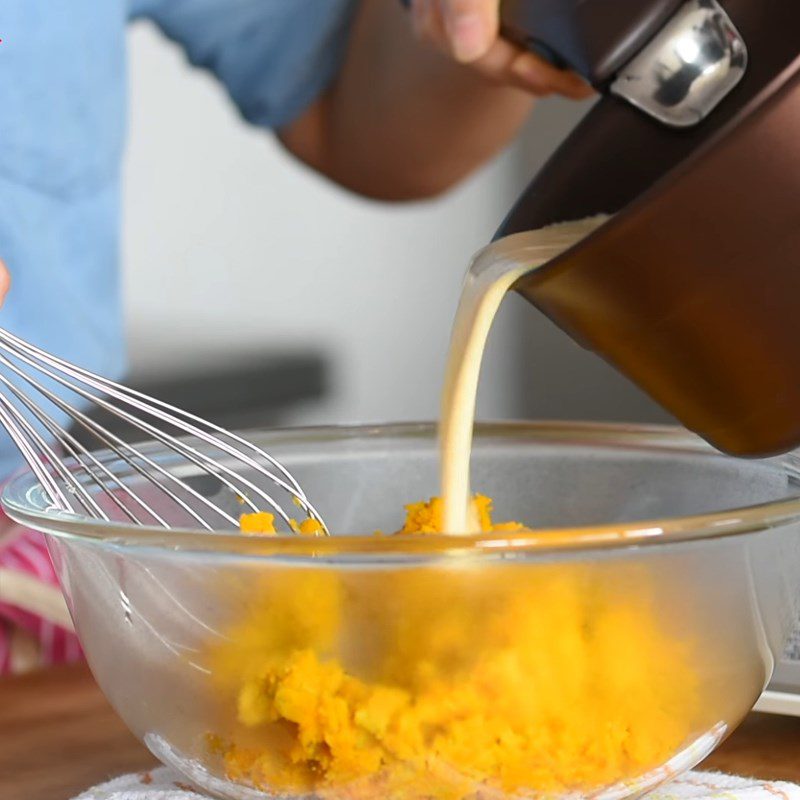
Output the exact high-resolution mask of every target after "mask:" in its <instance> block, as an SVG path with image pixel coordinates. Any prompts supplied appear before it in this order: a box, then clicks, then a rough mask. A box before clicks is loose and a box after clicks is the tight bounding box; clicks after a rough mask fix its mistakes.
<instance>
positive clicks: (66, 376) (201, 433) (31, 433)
mask: <svg viewBox="0 0 800 800" xmlns="http://www.w3.org/2000/svg"><path fill="white" fill-rule="evenodd" d="M12 358H13V359H15V360H12ZM17 361H18V362H21V363H22V364H23V365H26V366H27V367H28V368H30V370H33V371H34V372H38V373H39V374H40V375H42V376H44V377H46V378H47V379H49V380H50V381H52V382H54V383H55V384H57V385H58V386H61V387H63V388H65V389H67V390H69V391H70V392H72V393H74V394H75V395H77V396H78V397H79V398H81V399H82V400H83V401H85V402H86V403H88V404H90V405H94V406H96V407H99V408H101V409H103V410H104V411H106V412H107V413H109V414H111V415H113V416H114V417H116V418H118V419H120V420H122V421H124V422H125V423H127V424H129V425H130V426H131V427H133V428H134V429H136V430H138V431H142V432H144V433H145V434H147V435H149V436H150V437H152V438H153V439H154V440H156V441H158V442H160V443H161V444H163V445H164V446H166V447H167V448H168V449H169V450H170V451H171V452H172V453H174V454H176V455H178V456H180V457H181V458H182V459H185V461H186V462H188V463H189V464H190V465H193V466H194V467H197V468H198V469H200V470H201V471H202V474H205V475H208V476H211V477H213V478H214V479H215V480H216V481H218V482H219V484H220V485H221V486H222V487H224V488H225V489H227V490H229V491H230V492H231V493H232V494H233V496H234V498H235V500H236V501H238V502H239V503H241V504H243V505H244V506H245V507H246V508H248V509H250V510H251V511H256V510H259V505H258V504H257V503H256V502H255V501H254V499H253V498H255V499H256V500H257V501H258V503H259V504H260V503H265V504H266V505H267V506H268V507H269V509H270V510H272V511H274V512H275V513H276V515H277V516H279V517H280V518H281V519H282V520H283V521H284V523H285V524H287V525H288V526H289V527H290V528H291V527H292V526H291V521H290V520H291V518H290V516H289V514H287V512H286V511H285V510H284V509H283V507H282V506H281V505H280V504H279V503H278V502H277V501H276V500H275V498H274V497H273V496H272V495H271V494H270V493H269V492H267V491H266V490H264V489H263V488H262V487H261V486H259V485H257V484H256V483H254V482H253V481H252V480H250V479H249V478H248V477H245V476H244V475H242V474H240V473H239V472H237V470H236V469H234V468H232V467H231V466H229V463H230V461H231V460H233V461H234V462H235V463H237V464H239V465H241V466H244V467H245V468H247V469H248V470H250V471H252V472H253V473H255V475H256V476H259V477H260V478H266V479H267V480H268V481H269V482H270V484H271V485H273V486H276V487H277V488H279V489H281V490H282V491H283V492H285V493H287V494H288V495H289V496H290V497H291V500H292V501H293V503H294V504H295V505H298V506H300V508H301V509H302V510H303V511H304V512H305V513H306V514H307V515H308V516H309V517H311V518H313V519H316V520H317V521H318V522H319V523H320V524H321V526H322V529H323V532H325V533H327V528H326V527H325V525H324V522H323V521H322V518H321V517H320V515H319V513H318V512H317V510H316V509H315V508H314V507H313V506H312V505H311V503H310V502H309V501H308V499H307V497H306V495H305V493H304V492H303V490H302V488H301V487H300V485H299V484H298V482H297V481H296V480H295V478H294V477H293V476H292V475H291V473H290V472H289V471H288V470H287V469H286V468H285V467H284V466H283V465H282V464H280V462H278V461H277V460H276V459H275V458H273V457H272V456H270V455H269V454H268V453H266V452H264V451H263V450H262V449H261V448H259V447H257V446H256V445H255V444H253V443H251V442H248V441H247V440H246V439H244V438H243V437H241V436H239V435H237V434H234V433H232V432H230V431H227V430H225V429H224V428H221V427H220V426H218V425H214V424H213V423H210V422H207V421H205V420H203V419H201V418H200V417H197V416H195V415H193V414H190V413H189V412H186V411H183V410H181V409H178V408H175V407H174V406H170V405H169V404H167V403H164V402H163V401H160V400H157V399H155V398H150V397H148V396H147V395H145V394H144V393H142V392H139V391H137V390H134V389H130V388H128V387H125V386H123V385H122V384H119V383H115V382H114V381H110V380H108V379H106V378H102V377H100V376H99V375H96V374H94V373H92V372H90V371H89V370H86V369H84V368H82V367H78V366H76V365H74V364H71V363H70V362H68V361H65V360H64V359H61V358H58V357H57V356H54V355H52V354H51V353H48V352H47V351H45V350H42V349H41V348H39V347H36V346H35V345H33V344H30V343H29V342H26V341H25V340H23V339H21V338H19V337H18V336H15V335H14V334H11V333H9V332H8V331H6V330H4V329H2V328H0V365H3V366H4V367H6V368H7V369H9V370H10V371H11V372H12V373H13V374H15V375H16V376H17V377H19V378H20V379H21V380H22V381H24V382H25V384H26V385H27V386H28V387H29V388H31V389H33V390H34V391H35V392H36V393H38V394H39V395H41V397H43V398H45V399H46V400H47V401H48V402H50V403H51V404H52V405H53V406H54V407H55V408H57V409H58V410H59V411H60V412H62V413H63V414H65V415H66V416H67V417H68V418H70V419H72V420H73V422H74V423H76V424H77V425H78V426H79V427H80V428H81V429H82V430H84V431H85V432H86V433H88V434H90V435H91V436H92V437H93V438H94V439H96V440H97V441H99V442H100V444H101V445H102V446H103V447H105V448H107V449H108V450H109V451H110V452H111V453H113V454H114V455H115V456H116V457H117V458H118V459H119V460H120V461H121V462H123V463H124V464H125V465H127V467H129V468H130V469H131V470H133V471H134V472H135V473H136V474H138V475H139V476H141V477H142V478H144V479H145V480H146V481H147V482H148V483H149V484H151V485H154V486H155V487H157V489H158V490H159V492H160V493H162V494H163V495H165V496H166V497H167V498H169V500H171V501H172V502H173V503H175V504H176V505H177V506H178V507H179V508H180V509H181V510H182V511H183V512H185V513H187V514H188V515H189V516H190V517H191V518H192V519H194V520H195V521H196V522H197V523H198V524H200V525H201V526H202V527H204V528H205V529H206V530H213V529H214V527H215V525H216V524H218V522H219V520H220V519H221V520H223V521H224V522H226V523H229V524H232V525H236V524H237V522H238V521H237V519H236V518H235V517H234V516H233V515H232V514H230V513H229V512H228V511H227V510H225V508H223V507H221V506H220V505H219V504H217V503H215V502H213V501H212V500H211V499H210V498H209V497H207V496H205V495H204V494H201V493H200V492H199V491H197V490H196V489H195V488H194V487H193V486H192V485H191V482H187V481H186V480H182V479H181V478H180V477H179V476H178V475H177V474H176V470H174V469H168V468H166V467H165V466H163V465H162V464H160V463H159V460H158V459H156V458H150V457H149V456H147V455H146V454H145V453H144V452H142V450H141V449H137V447H136V446H134V445H132V444H130V443H128V442H127V441H125V440H123V439H122V438H121V437H119V436H117V435H116V434H114V433H112V432H111V431H110V430H108V429H107V428H106V427H104V426H103V425H101V424H100V423H99V422H97V421H96V420H94V419H92V418H91V417H90V416H88V415H87V414H86V413H84V412H83V411H82V410H80V409H78V408H76V407H75V406H74V405H72V404H70V403H68V402H67V401H66V400H64V399H63V398H62V397H61V396H60V394H59V393H57V392H56V391H54V390H53V389H50V388H48V387H47V386H46V385H44V383H42V381H40V380H38V379H37V378H36V377H35V375H33V374H30V371H29V370H26V369H25V368H23V367H22V366H20V365H19V364H18V363H16V362H17ZM95 392H97V393H100V395H98V394H96V393H95ZM12 398H13V399H15V400H16V401H17V402H18V403H20V404H21V405H22V407H23V409H24V410H25V411H27V412H28V414H29V415H31V416H32V418H33V420H35V421H36V422H37V423H38V424H39V425H40V426H41V427H42V428H43V429H44V431H45V433H46V436H43V435H42V434H41V433H40V432H38V431H37V430H36V428H35V427H34V425H33V424H32V423H31V422H29V420H28V419H27V418H26V415H25V413H24V411H22V410H20V409H19V408H18V407H17V406H16V405H15V404H14V402H12ZM106 398H109V399H106ZM113 401H117V402H116V404H115V402H113ZM126 407H127V408H126ZM128 409H132V411H131V410H128ZM134 412H139V413H141V414H144V415H146V416H147V417H150V418H151V419H153V420H155V421H157V422H159V423H161V424H167V425H169V426H170V427H172V428H174V429H176V430H178V431H180V432H181V433H182V434H187V435H189V436H191V437H193V438H194V439H195V440H198V441H199V442H200V443H202V444H203V445H204V448H203V450H201V449H199V448H198V447H197V446H195V445H194V444H192V443H191V442H189V441H186V440H185V439H183V438H177V437H175V436H173V435H171V434H169V433H167V432H166V431H164V430H162V429H161V428H160V427H158V426H157V425H155V424H153V423H152V422H149V421H147V420H146V419H142V418H140V417H139V416H137V415H136V413H134ZM0 424H2V425H3V427H5V428H6V430H7V431H8V433H9V435H10V436H11V438H12V440H13V441H14V443H15V444H16V445H17V447H18V448H19V449H20V451H21V453H22V455H23V457H24V458H25V460H26V461H27V462H28V464H29V466H30V467H31V468H32V470H33V471H34V474H35V475H36V476H37V478H38V479H39V481H40V483H41V484H42V486H43V488H44V489H45V491H46V492H47V494H48V496H49V497H50V499H51V501H52V502H53V504H54V505H55V506H56V507H58V508H60V509H62V510H64V511H67V512H71V513H77V511H76V506H75V503H74V502H72V501H71V500H70V497H72V498H74V499H75V501H76V502H77V503H78V504H79V505H80V506H81V507H82V508H83V510H84V511H85V512H86V513H87V514H88V515H89V516H92V517H94V518H97V519H102V520H106V521H108V520H109V519H110V518H109V516H108V514H107V513H106V511H105V510H104V509H103V507H102V506H101V505H100V504H99V503H98V502H97V500H96V499H95V498H94V497H93V495H92V493H91V492H90V491H88V490H87V488H86V486H84V484H85V483H86V479H87V478H88V480H89V481H90V482H91V484H92V485H93V486H94V487H95V488H96V489H97V490H99V491H100V492H101V493H102V495H103V496H106V497H108V498H110V500H111V501H112V502H113V503H114V505H115V506H116V507H117V508H118V509H119V510H120V511H121V512H122V513H123V514H124V515H125V517H126V518H127V519H128V520H130V521H131V522H134V523H138V524H145V522H144V521H143V520H142V518H141V517H140V516H137V514H136V513H134V511H133V510H132V509H131V508H130V507H129V504H128V503H125V502H123V501H122V499H121V497H119V496H118V493H119V494H121V495H123V496H124V497H125V498H126V499H127V500H129V501H131V502H132V503H133V504H135V505H136V506H137V507H138V508H139V509H141V511H143V512H144V513H145V514H146V515H147V516H148V517H149V519H148V520H147V522H151V523H153V522H154V523H155V524H158V525H160V526H162V527H165V528H169V527H171V526H170V524H169V523H168V522H167V520H166V519H165V518H164V516H162V514H160V513H159V512H157V511H156V510H155V509H154V508H153V505H152V504H151V503H149V502H147V501H146V500H144V499H143V498H142V497H141V496H140V494H138V493H137V492H136V491H134V490H133V488H132V487H131V486H130V485H129V484H128V483H127V482H126V481H125V480H124V478H123V476H121V475H119V474H116V473H115V469H114V468H113V466H112V467H111V468H110V467H109V466H108V465H107V464H106V463H104V462H105V459H104V458H102V457H101V458H98V457H97V456H95V455H93V454H92V452H91V450H89V449H88V448H87V447H86V446H84V445H83V444H82V443H81V442H80V441H79V440H78V439H77V438H76V437H75V436H74V435H73V434H71V433H70V432H69V431H68V430H67V429H65V428H64V427H63V426H62V425H61V424H60V423H59V422H58V421H57V420H56V419H54V418H53V417H52V416H51V415H49V414H47V413H46V412H45V411H44V410H43V409H42V408H41V407H40V406H39V405H38V404H37V403H36V402H34V401H33V400H32V399H31V398H30V397H28V395H27V394H26V393H25V391H23V390H22V389H21V388H20V387H18V386H17V385H16V384H15V383H14V382H13V381H11V380H10V379H9V378H8V377H6V376H4V375H2V374H0ZM48 438H49V439H51V440H53V441H55V442H56V443H57V444H58V445H59V446H60V448H61V449H62V450H63V451H64V453H65V454H66V455H67V456H69V457H70V462H69V463H65V462H63V461H62V459H61V457H60V455H59V453H58V451H57V448H55V447H53V446H51V445H50V444H49V443H48ZM205 446H209V447H211V448H213V449H214V450H216V451H218V452H220V453H221V454H222V456H223V458H224V461H223V460H220V459H217V458H215V457H212V456H211V455H209V454H208V453H206V452H204V450H205ZM226 462H227V463H226ZM265 464H266V466H265ZM62 486H63V487H64V488H65V489H66V492H65V491H64V488H62ZM172 487H174V489H173V488H172ZM178 493H180V495H188V497H187V498H186V499H184V497H182V496H180V495H179V494H178ZM190 498H193V499H194V500H196V501H197V503H198V504H199V506H200V507H202V508H203V509H205V510H206V511H207V512H211V513H212V520H209V519H208V517H207V516H206V515H204V514H203V513H201V509H199V508H198V507H197V506H196V504H194V503H191V502H187V500H189V499H190Z"/></svg>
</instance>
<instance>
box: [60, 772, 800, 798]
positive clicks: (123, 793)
mask: <svg viewBox="0 0 800 800" xmlns="http://www.w3.org/2000/svg"><path fill="white" fill-rule="evenodd" d="M647 797H648V800H706V799H708V800H712V799H713V800H800V786H798V785H796V784H794V783H786V782H784V781H760V780H755V779H753V778H739V777H735V776H733V775H723V774H721V773H718V772H688V773H686V774H685V775H681V776H680V777H678V778H675V780H673V781H672V782H671V783H669V784H667V785H666V786H663V787H661V788H660V789H656V790H655V791H653V792H651V793H650V794H649V795H648V796H647ZM75 800H210V798H209V797H208V796H207V795H204V794H200V793H198V792H197V791H195V790H194V789H192V787H191V786H189V784H187V783H186V782H185V781H184V780H183V779H182V778H181V777H180V776H179V775H178V774H177V773H176V772H174V771H173V770H171V769H169V768H167V767H160V768H159V769H154V770H152V771H150V772H143V773H139V774H136V775H125V776H124V777H122V778H116V779H115V780H113V781H109V782H108V783H104V784H102V785H101V786H96V787H95V788H94V789H89V791H87V792H84V793H83V794H81V795H80V796H79V797H77V798H75Z"/></svg>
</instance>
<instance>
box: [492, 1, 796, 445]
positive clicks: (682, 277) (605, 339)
mask: <svg viewBox="0 0 800 800" xmlns="http://www.w3.org/2000/svg"><path fill="white" fill-rule="evenodd" d="M501 16H502V21H503V33H504V35H505V36H507V37H509V38H511V39H514V40H516V41H518V42H519V43H522V44H525V45H526V46H528V47H530V48H531V49H534V50H536V51H538V52H539V53H540V54H542V55H544V56H545V57H546V58H548V59H549V60H551V61H552V62H554V63H556V64H558V65H560V66H564V67H569V68H571V69H574V70H576V71H578V72H579V73H581V74H582V75H583V76H584V77H586V78H587V79H588V80H589V81H591V83H592V84H593V85H594V86H595V87H596V88H597V89H598V90H599V91H600V92H601V93H602V98H601V99H600V101H599V102H598V103H597V104H596V105H595V106H594V108H593V109H592V110H591V111H590V112H589V114H588V115H587V116H586V117H585V118H584V119H583V121H582V122H581V123H580V124H579V125H578V126H577V128H576V129H575V130H574V131H573V132H572V134H571V135H570V136H569V138H568V139H567V140H566V141H565V142H564V143H563V145H562V146H561V147H560V148H559V149H558V151H557V152H556V153H555V155H554V156H553V157H552V158H551V160H550V161H549V162H548V163H547V164H546V165H545V167H544V168H543V169H542V170H541V172H540V173H539V175H537V176H536V177H535V179H534V180H533V181H532V183H531V184H530V185H529V187H528V188H527V189H526V190H525V192H524V193H523V194H522V196H521V197H520V198H519V200H518V201H517V203H516V204H515V206H514V207H513V208H512V210H511V212H510V213H509V215H508V217H507V218H506V219H505V221H504V222H503V224H502V226H501V227H500V229H499V231H498V232H497V234H496V238H500V237H504V236H507V235H510V234H514V233H518V232H521V231H527V230H532V229H535V228H539V227H542V226H543V225H547V224H549V223H553V222H560V221H566V220H574V219H579V218H582V217H588V216H592V215H595V214H601V213H606V214H614V216H613V218H612V219H610V220H609V221H608V222H607V223H606V224H605V225H603V226H602V227H601V228H599V229H598V230H597V231H596V232H595V233H593V234H592V235H591V236H589V237H587V238H586V239H584V240H583V241H582V242H580V243H579V244H578V245H576V246H575V247H573V248H572V249H571V250H569V251H567V252H566V253H565V254H563V255H562V256H560V257H559V258H557V259H555V260H553V261H552V262H550V263H548V264H547V265H545V266H544V267H542V268H539V269H537V270H535V271H533V272H531V273H529V274H527V275H525V276H524V277H523V278H521V279H520V280H519V281H518V283H517V284H516V285H515V287H514V288H515V289H516V290H517V291H519V292H520V293H521V294H522V295H523V296H524V297H525V298H527V299H528V300H529V301H530V302H531V303H533V304H534V305H535V306H536V307H537V308H539V309H541V310H542V311H543V312H544V313H545V314H546V315H547V316H548V317H550V318H551V319H552V320H553V321H555V322H556V323H557V324H558V325H559V326H561V327H562V328H563V329H564V330H565V331H566V332H567V333H569V334H570V335H571V336H572V337H573V338H574V339H576V340H578V341H579V342H580V343H581V344H583V345H584V346H585V347H587V348H590V349H592V350H594V351H596V352H597V353H598V354H599V355H600V356H602V357H603V358H605V359H606V360H607V361H608V362H610V363H611V364H612V365H613V366H614V367H616V368H617V369H618V370H619V371H620V372H622V373H624V374H625V375H627V376H628V377H629V378H631V379H632V380H633V381H634V382H635V383H637V384H638V385H639V386H640V387H642V388H643V389H644V390H645V391H647V392H648V393H649V394H650V395H651V396H652V397H653V398H654V399H655V400H656V401H657V402H659V403H660V404H661V405H662V406H664V407H665V408H666V409H667V410H669V411H670V412H671V413H672V414H674V415H675V416H676V417H677V418H678V419H679V420H680V421H681V422H682V423H683V424H684V425H686V426H687V427H688V428H689V429H691V430H693V431H696V432H697V433H698V434H700V435H701V436H703V437H704V438H705V439H707V440H708V441H709V442H710V443H712V444H713V445H714V446H716V447H717V448H719V449H720V450H723V451H726V452H728V453H732V454H736V455H741V456H761V455H768V454H773V453H777V452H781V451H786V450H788V449H791V448H792V447H795V446H797V445H798V444H800V2H798V0H722V1H721V2H717V0H689V2H680V0H678V1H677V2H676V1H675V0H526V1H523V0H506V2H504V3H503V4H502V5H501Z"/></svg>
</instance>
